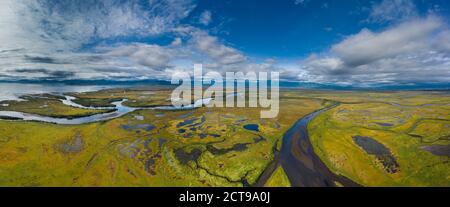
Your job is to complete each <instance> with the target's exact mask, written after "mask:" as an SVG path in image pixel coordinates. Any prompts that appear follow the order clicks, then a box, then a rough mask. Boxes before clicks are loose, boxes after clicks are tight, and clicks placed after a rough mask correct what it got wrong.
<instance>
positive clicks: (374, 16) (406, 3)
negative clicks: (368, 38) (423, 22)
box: [369, 0, 418, 23]
mask: <svg viewBox="0 0 450 207" xmlns="http://www.w3.org/2000/svg"><path fill="white" fill-rule="evenodd" d="M417 16H418V12H417V8H416V5H415V4H414V2H413V1H412V0H383V1H382V2H381V3H379V4H375V5H373V7H372V11H371V13H370V16H369V21H372V22H378V23H383V22H392V21H403V20H407V19H410V18H415V17H417Z"/></svg>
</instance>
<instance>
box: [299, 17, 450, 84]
mask: <svg viewBox="0 0 450 207" xmlns="http://www.w3.org/2000/svg"><path fill="white" fill-rule="evenodd" d="M447 34H448V30H447V25H446V24H444V23H443V22H442V21H441V20H440V19H439V18H436V17H427V18H424V19H415V20H410V21H407V22H404V23H400V24H398V25H396V26H394V27H390V28H388V29H386V30H384V31H381V32H372V31H370V30H368V29H364V30H362V31H361V32H359V33H358V34H355V35H352V36H349V37H347V38H345V39H344V40H343V41H341V42H340V43H337V44H335V45H333V46H332V47H331V49H330V51H327V52H325V54H326V55H312V56H310V57H309V58H307V59H305V60H303V61H302V62H301V70H302V71H301V72H300V75H299V76H298V78H299V79H300V80H303V81H309V82H322V83H337V84H359V85H361V84H363V85H364V84H366V85H367V84H375V83H386V84H388V83H400V84H401V83H415V82H427V83H430V82H441V83H442V82H444V83H445V82H450V50H448V49H449V48H448V46H449V45H450V38H448V35H447Z"/></svg>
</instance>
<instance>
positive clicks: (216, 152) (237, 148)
mask: <svg viewBox="0 0 450 207" xmlns="http://www.w3.org/2000/svg"><path fill="white" fill-rule="evenodd" d="M247 145H249V143H240V144H235V145H233V146H232V147H231V148H224V149H222V148H221V149H218V148H215V147H214V146H212V145H208V146H206V149H207V150H208V151H209V152H211V154H213V155H223V154H226V153H229V152H231V151H237V152H242V151H244V150H246V149H247Z"/></svg>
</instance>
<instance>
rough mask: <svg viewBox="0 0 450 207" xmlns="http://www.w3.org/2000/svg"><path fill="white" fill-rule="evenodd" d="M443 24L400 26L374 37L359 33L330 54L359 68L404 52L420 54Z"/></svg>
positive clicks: (430, 21)
mask: <svg viewBox="0 0 450 207" xmlns="http://www.w3.org/2000/svg"><path fill="white" fill-rule="evenodd" d="M442 26H443V23H442V21H441V20H439V19H437V18H435V17H429V18H427V19H418V20H413V21H410V22H406V23H402V24H400V25H398V26H396V27H394V28H390V29H388V30H385V31H383V32H379V33H375V32H372V31H370V30H368V29H363V30H362V31H361V32H359V33H358V34H356V35H352V36H350V37H347V38H346V39H345V40H343V41H342V42H340V43H338V44H336V45H333V46H332V49H331V51H332V52H333V53H334V54H336V55H337V56H338V57H339V58H341V59H342V60H343V61H344V62H345V63H346V64H347V65H348V66H359V65H364V64H368V63H371V62H373V61H376V60H379V59H383V58H388V57H393V56H396V55H399V54H404V53H407V52H415V51H417V50H423V49H424V48H426V47H427V46H428V45H429V44H430V42H429V40H428V37H429V36H430V35H432V34H433V32H435V31H436V30H437V29H439V28H441V27H442Z"/></svg>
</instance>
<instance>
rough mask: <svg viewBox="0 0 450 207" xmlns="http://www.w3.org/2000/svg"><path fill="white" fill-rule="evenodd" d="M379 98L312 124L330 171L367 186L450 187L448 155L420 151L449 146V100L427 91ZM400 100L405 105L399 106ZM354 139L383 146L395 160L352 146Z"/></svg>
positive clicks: (315, 141) (342, 107) (358, 102)
mask: <svg viewBox="0 0 450 207" xmlns="http://www.w3.org/2000/svg"><path fill="white" fill-rule="evenodd" d="M380 96H381V97H383V99H385V100H382V99H381V98H380V97H378V96H374V97H372V98H373V99H369V98H367V97H361V100H354V101H355V103H348V102H347V103H345V102H344V103H342V104H341V105H339V106H338V107H336V108H334V109H332V110H330V111H328V112H325V113H323V114H321V115H320V116H318V117H317V118H316V119H315V120H314V121H313V122H311V124H310V125H309V127H308V129H309V133H310V139H311V140H312V142H313V144H314V147H315V152H316V153H317V154H318V155H319V156H320V158H321V159H322V160H323V161H324V162H325V163H326V165H327V166H328V167H329V168H330V169H332V170H333V171H334V172H336V173H338V174H342V175H344V176H346V177H348V178H350V179H352V180H354V181H356V182H358V183H360V184H363V185H366V186H450V173H449V172H450V165H449V161H450V160H449V157H448V156H445V155H443V154H445V152H444V153H442V152H441V153H440V154H441V155H440V156H438V155H435V154H433V153H430V152H429V151H426V150H424V146H428V145H431V144H432V145H437V146H448V145H449V144H450V140H449V137H448V136H449V134H450V128H449V127H448V123H450V122H449V121H450V114H449V113H448V112H449V109H450V106H449V105H448V103H450V98H449V96H447V95H446V93H442V94H438V93H425V92H423V93H422V92H414V93H413V92H405V93H404V94H403V93H401V94H398V93H395V94H380ZM399 98H402V99H403V103H407V104H408V105H404V104H400V103H401V102H400V101H398V100H397V99H399ZM354 99H356V97H354ZM388 100H389V101H394V102H396V104H391V103H389V102H388ZM355 136H363V137H369V138H371V139H373V140H376V142H378V143H381V144H382V146H384V147H386V148H387V149H389V150H390V154H392V156H393V160H392V159H391V158H389V159H388V160H387V158H386V156H381V155H378V156H377V155H374V154H371V153H368V152H367V151H366V150H365V149H364V148H362V147H361V146H359V145H358V144H357V143H355V140H354V138H355ZM352 138H353V139H352ZM371 147H372V148H373V145H372V146H371ZM447 150H448V148H447ZM447 154H448V152H447ZM386 161H391V162H394V163H395V164H398V167H397V168H398V169H396V170H392V166H393V165H392V164H391V165H387V164H386Z"/></svg>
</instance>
